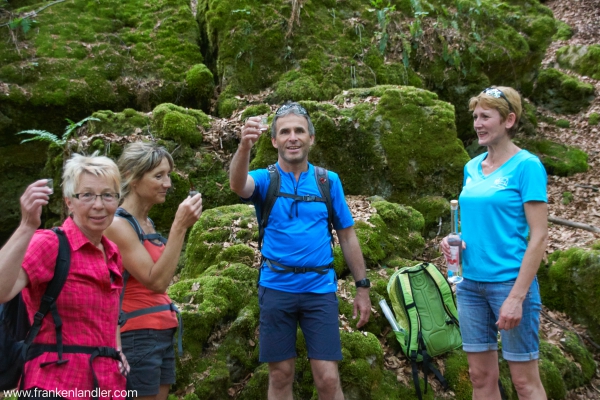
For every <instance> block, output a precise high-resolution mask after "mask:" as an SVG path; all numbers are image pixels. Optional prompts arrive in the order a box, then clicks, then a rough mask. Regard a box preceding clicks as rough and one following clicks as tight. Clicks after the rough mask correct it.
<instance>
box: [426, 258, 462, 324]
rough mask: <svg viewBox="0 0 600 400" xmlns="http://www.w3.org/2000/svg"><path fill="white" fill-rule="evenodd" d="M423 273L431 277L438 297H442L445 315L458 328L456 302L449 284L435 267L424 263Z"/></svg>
mask: <svg viewBox="0 0 600 400" xmlns="http://www.w3.org/2000/svg"><path fill="white" fill-rule="evenodd" d="M424 271H425V272H426V273H427V274H428V275H429V276H430V277H431V279H432V280H433V282H435V285H436V287H437V289H438V291H439V292H440V296H441V297H442V301H443V303H444V308H445V310H446V314H448V316H449V317H450V319H451V320H452V322H454V323H455V324H456V326H460V325H459V323H458V310H457V309H456V302H455V299H454V295H453V294H452V289H450V284H448V281H447V280H446V279H445V278H444V276H443V275H442V273H441V272H440V271H439V270H438V269H437V268H436V266H435V265H433V264H431V263H425V268H424Z"/></svg>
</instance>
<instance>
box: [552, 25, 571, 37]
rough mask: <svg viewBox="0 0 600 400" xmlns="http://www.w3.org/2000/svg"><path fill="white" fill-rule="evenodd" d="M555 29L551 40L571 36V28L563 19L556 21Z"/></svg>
mask: <svg viewBox="0 0 600 400" xmlns="http://www.w3.org/2000/svg"><path fill="white" fill-rule="evenodd" d="M556 26H557V28H558V29H557V31H556V33H555V34H554V36H553V37H552V40H569V39H571V37H572V36H573V28H571V27H570V26H569V24H567V23H565V22H563V21H556Z"/></svg>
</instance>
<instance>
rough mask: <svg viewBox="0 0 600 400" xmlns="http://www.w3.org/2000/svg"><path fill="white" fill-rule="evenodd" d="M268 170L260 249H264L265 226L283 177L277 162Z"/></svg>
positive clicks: (260, 224) (260, 225)
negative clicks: (280, 174)
mask: <svg viewBox="0 0 600 400" xmlns="http://www.w3.org/2000/svg"><path fill="white" fill-rule="evenodd" d="M267 171H269V188H268V189H267V195H266V197H265V201H263V203H262V206H261V210H260V221H258V250H259V251H260V250H261V249H262V242H263V239H264V236H265V228H266V227H267V223H268V222H269V215H271V210H273V205H275V200H277V194H278V193H279V187H280V185H281V178H280V176H279V171H278V170H277V166H276V165H275V164H271V165H269V166H268V167H267Z"/></svg>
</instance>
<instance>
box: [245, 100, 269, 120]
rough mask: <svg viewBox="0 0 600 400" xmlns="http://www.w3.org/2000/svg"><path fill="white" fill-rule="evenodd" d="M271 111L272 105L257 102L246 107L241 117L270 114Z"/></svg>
mask: <svg viewBox="0 0 600 400" xmlns="http://www.w3.org/2000/svg"><path fill="white" fill-rule="evenodd" d="M270 112H271V107H269V106H268V105H267V104H256V105H252V106H248V107H246V109H245V110H244V112H242V115H241V117H240V118H241V119H242V120H246V118H248V117H255V116H257V115H264V114H269V113H270Z"/></svg>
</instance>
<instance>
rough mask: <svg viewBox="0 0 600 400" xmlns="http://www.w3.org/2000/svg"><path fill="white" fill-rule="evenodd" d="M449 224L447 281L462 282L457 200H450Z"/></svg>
mask: <svg viewBox="0 0 600 400" xmlns="http://www.w3.org/2000/svg"><path fill="white" fill-rule="evenodd" d="M450 212H451V214H450V226H451V232H450V235H448V245H449V246H450V257H451V258H450V259H447V260H446V262H447V266H448V282H450V283H452V284H457V283H460V282H462V280H463V276H462V239H461V238H460V235H459V234H458V200H452V201H451V202H450Z"/></svg>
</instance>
